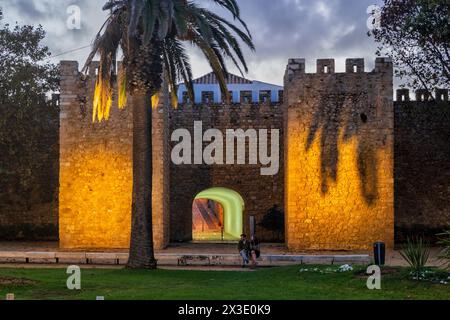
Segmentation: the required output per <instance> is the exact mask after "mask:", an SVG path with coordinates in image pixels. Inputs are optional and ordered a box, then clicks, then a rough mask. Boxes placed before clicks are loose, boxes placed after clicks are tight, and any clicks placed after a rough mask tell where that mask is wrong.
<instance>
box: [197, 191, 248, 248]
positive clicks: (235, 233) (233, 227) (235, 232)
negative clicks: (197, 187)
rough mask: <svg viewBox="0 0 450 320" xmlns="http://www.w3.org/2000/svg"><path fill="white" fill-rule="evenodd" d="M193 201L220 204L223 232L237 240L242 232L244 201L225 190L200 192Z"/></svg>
mask: <svg viewBox="0 0 450 320" xmlns="http://www.w3.org/2000/svg"><path fill="white" fill-rule="evenodd" d="M195 199H196V200H197V199H209V200H213V201H216V202H218V203H220V204H221V205H222V207H223V210H224V214H223V216H224V217H223V219H224V232H225V233H226V234H227V235H228V236H230V237H231V238H232V240H238V239H239V238H240V237H241V234H242V232H243V230H244V227H243V221H244V206H245V204H244V199H242V197H241V195H240V194H239V193H237V192H236V191H234V190H231V189H227V188H211V189H207V190H204V191H202V192H200V193H199V194H198V195H197V196H196V197H195Z"/></svg>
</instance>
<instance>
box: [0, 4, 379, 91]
mask: <svg viewBox="0 0 450 320" xmlns="http://www.w3.org/2000/svg"><path fill="white" fill-rule="evenodd" d="M0 1H1V2H0V6H1V7H2V8H3V13H4V21H3V23H5V22H7V23H11V24H12V23H15V22H16V21H17V22H18V23H19V24H33V25H38V24H42V25H43V27H44V28H45V30H46V31H47V32H48V35H47V39H46V40H45V43H46V44H47V45H48V46H49V47H50V49H51V52H52V53H53V54H54V55H58V54H60V53H63V52H66V51H69V50H71V49H76V48H80V47H83V46H87V45H89V44H90V43H91V42H92V40H93V38H94V37H95V35H96V32H97V30H98V29H99V27H100V26H101V24H102V23H103V22H104V20H105V18H106V13H105V12H102V10H101V8H102V6H103V5H104V3H105V1H104V0H101V1H94V0H0ZM196 2H199V3H201V4H202V5H204V6H208V7H210V8H211V9H212V10H214V11H218V12H221V11H220V9H218V7H217V6H216V5H212V4H211V1H208V0H201V1H196ZM381 2H382V1H381V0H327V1H320V0H276V1H274V0H240V1H239V3H240V6H241V10H242V16H243V18H244V20H245V21H246V22H247V24H248V26H249V28H250V31H251V32H252V35H253V38H254V42H255V45H256V52H254V53H253V52H250V51H249V50H246V57H247V61H248V63H249V73H248V75H246V77H247V78H249V79H254V80H260V81H265V82H269V83H274V84H282V82H283V74H284V69H285V66H286V64H287V60H288V59H289V58H306V59H307V62H306V64H307V72H314V71H315V59H317V58H335V59H336V63H337V72H343V71H344V60H345V58H357V57H358V58H359V57H363V58H365V59H366V70H367V71H369V70H371V69H372V68H373V65H374V60H375V49H376V44H375V43H374V42H373V40H372V39H371V38H369V37H368V36H367V32H368V27H367V20H368V19H369V15H368V13H367V8H368V7H369V6H370V5H374V4H378V5H379V4H381ZM70 5H77V6H79V8H80V9H81V23H82V25H81V29H80V30H69V29H68V28H67V26H66V21H67V19H68V16H69V15H68V14H67V12H66V11H67V8H68V6H70ZM190 51H191V53H192V55H191V57H192V61H191V62H192V65H193V69H194V75H195V76H196V77H198V76H201V75H203V74H204V73H207V72H209V71H210V68H209V65H208V64H207V63H205V60H204V59H203V57H202V56H201V54H200V53H199V52H198V51H196V50H190ZM88 53H89V48H85V49H82V50H78V51H75V52H71V53H67V54H64V55H59V56H58V57H56V58H54V61H55V62H58V61H60V60H78V61H79V62H80V64H82V63H83V62H84V60H85V59H86V57H87V55H88ZM229 65H230V71H231V72H236V69H234V68H232V67H231V64H229Z"/></svg>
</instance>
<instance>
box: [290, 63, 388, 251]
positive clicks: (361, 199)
mask: <svg viewBox="0 0 450 320" xmlns="http://www.w3.org/2000/svg"><path fill="white" fill-rule="evenodd" d="M325 72H326V73H325ZM392 78H393V77H392V63H391V62H389V61H387V60H383V59H377V61H376V67H375V70H374V71H373V72H370V73H365V72H364V61H363V60H362V59H351V60H347V71H346V72H345V73H335V72H334V60H318V61H317V73H316V74H306V73H305V61H304V60H303V59H291V60H290V61H289V65H288V67H287V71H286V77H285V101H286V102H287V105H288V108H289V109H288V119H287V137H286V146H285V148H286V149H287V152H286V203H285V207H286V230H287V235H286V242H287V245H288V247H289V248H290V249H292V250H302V249H330V250H349V249H370V248H371V247H372V244H373V243H374V242H375V241H384V242H386V243H387V246H388V247H393V244H394V187H393V184H394V179H393V174H394V170H393V169H394V167H393V166H394V164H393V126H394V122H393V102H392V96H393V92H392V87H393V85H392Z"/></svg>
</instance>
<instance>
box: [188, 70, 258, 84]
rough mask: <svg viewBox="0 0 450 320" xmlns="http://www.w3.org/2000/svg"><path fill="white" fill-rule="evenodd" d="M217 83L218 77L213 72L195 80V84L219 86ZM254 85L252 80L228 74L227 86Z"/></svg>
mask: <svg viewBox="0 0 450 320" xmlns="http://www.w3.org/2000/svg"><path fill="white" fill-rule="evenodd" d="M217 83H218V82H217V77H216V75H215V74H214V73H213V72H211V73H208V74H206V75H204V76H203V77H200V78H198V79H195V80H194V84H217ZM252 83H253V81H251V80H247V79H245V78H242V77H239V76H237V75H234V74H231V73H229V74H228V79H227V84H252Z"/></svg>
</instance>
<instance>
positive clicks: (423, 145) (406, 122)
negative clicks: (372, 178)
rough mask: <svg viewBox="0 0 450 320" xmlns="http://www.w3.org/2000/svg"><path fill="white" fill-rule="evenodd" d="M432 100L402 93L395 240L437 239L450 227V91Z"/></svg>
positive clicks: (398, 103)
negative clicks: (436, 236) (410, 99)
mask: <svg viewBox="0 0 450 320" xmlns="http://www.w3.org/2000/svg"><path fill="white" fill-rule="evenodd" d="M435 97H436V100H435V101H430V99H429V97H428V96H427V95H424V93H423V91H418V92H416V101H409V90H407V89H403V90H398V91H397V99H396V100H397V101H396V102H395V104H394V107H395V108H394V111H395V161H394V163H395V220H396V221H395V228H396V232H395V234H396V241H397V242H403V241H405V238H406V236H408V235H414V234H415V235H423V236H424V237H425V238H427V239H429V240H431V241H434V240H435V235H436V233H440V232H442V230H443V229H445V228H448V226H449V225H450V203H449V202H450V105H449V102H448V90H438V91H437V92H436V93H435Z"/></svg>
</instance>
